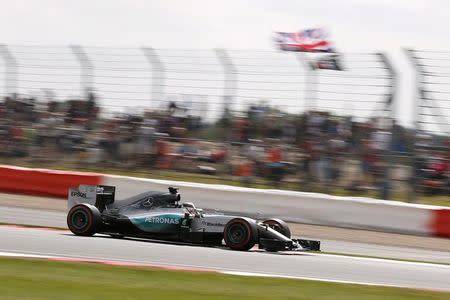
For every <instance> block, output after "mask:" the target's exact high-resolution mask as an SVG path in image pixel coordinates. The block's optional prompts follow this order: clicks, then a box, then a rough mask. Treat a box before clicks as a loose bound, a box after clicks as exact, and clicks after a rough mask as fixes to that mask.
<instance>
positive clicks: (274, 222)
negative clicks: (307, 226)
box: [263, 219, 291, 238]
mask: <svg viewBox="0 0 450 300" xmlns="http://www.w3.org/2000/svg"><path fill="white" fill-rule="evenodd" d="M263 224H265V225H268V226H269V227H270V228H272V229H273V230H275V231H278V232H279V233H281V234H282V235H284V236H285V237H287V238H291V230H290V229H289V226H288V224H286V222H284V221H283V220H280V219H267V220H265V221H264V222H263Z"/></svg>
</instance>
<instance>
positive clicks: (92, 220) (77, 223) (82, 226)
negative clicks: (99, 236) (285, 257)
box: [67, 204, 102, 236]
mask: <svg viewBox="0 0 450 300" xmlns="http://www.w3.org/2000/svg"><path fill="white" fill-rule="evenodd" d="M101 222H102V217H101V214H100V211H99V210H98V209H97V208H96V207H95V206H92V205H90V204H78V205H75V206H74V207H72V208H71V209H70V211H69V213H68V214H67V226H68V227H69V229H70V231H72V232H73V233H74V234H75V235H81V236H92V235H94V234H95V233H96V232H97V230H98V228H99V227H100V225H101Z"/></svg>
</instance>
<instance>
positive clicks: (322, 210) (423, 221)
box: [104, 175, 446, 235]
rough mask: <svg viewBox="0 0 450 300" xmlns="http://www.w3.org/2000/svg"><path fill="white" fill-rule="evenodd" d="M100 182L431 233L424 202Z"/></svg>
mask: <svg viewBox="0 0 450 300" xmlns="http://www.w3.org/2000/svg"><path fill="white" fill-rule="evenodd" d="M104 183H105V184H106V185H115V186H117V194H116V195H117V197H118V198H119V199H120V198H125V197H128V196H131V195H135V194H137V193H140V192H143V191H146V190H164V189H166V188H167V186H168V185H174V184H175V185H176V186H177V187H180V189H181V197H182V201H183V200H184V201H189V202H194V203H195V204H196V205H197V206H199V207H202V208H208V209H214V208H215V209H218V210H225V211H233V212H236V213H239V214H248V215H252V216H254V215H255V214H256V213H260V214H261V215H262V216H273V217H279V218H282V219H284V220H286V221H290V222H298V223H308V224H316V225H329V226H337V227H348V228H358V229H369V230H379V231H386V232H400V233H407V234H419V235H433V232H434V227H433V226H434V225H432V224H433V222H432V221H431V219H432V217H433V211H434V209H436V207H435V206H429V205H419V204H407V203H399V202H393V201H384V200H376V199H371V198H362V197H339V196H331V195H327V194H318V193H305V192H295V191H285V190H262V189H252V188H243V187H233V186H226V185H212V184H201V183H192V182H172V181H167V180H156V179H144V178H133V177H125V176H115V175H105V181H104ZM438 208H440V209H442V210H446V209H445V208H443V207H438ZM440 222H441V221H440ZM439 224H440V226H444V225H442V223H439Z"/></svg>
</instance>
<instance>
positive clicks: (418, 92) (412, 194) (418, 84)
mask: <svg viewBox="0 0 450 300" xmlns="http://www.w3.org/2000/svg"><path fill="white" fill-rule="evenodd" d="M404 51H405V53H406V56H407V57H408V59H409V61H410V62H411V66H412V67H413V71H414V73H415V75H416V76H415V86H414V100H415V101H414V105H413V108H414V111H413V124H414V129H413V134H414V136H413V138H412V145H411V146H412V147H411V180H410V184H411V187H410V190H409V197H408V198H409V199H408V200H409V202H416V200H417V195H416V184H417V183H418V182H416V181H417V179H418V178H416V171H417V170H416V168H417V165H418V159H417V135H418V134H419V131H420V121H419V115H420V114H421V112H420V110H421V107H422V100H423V92H422V91H423V87H422V82H423V78H422V73H423V70H421V66H420V64H419V61H418V59H417V57H416V55H415V53H414V50H413V49H404Z"/></svg>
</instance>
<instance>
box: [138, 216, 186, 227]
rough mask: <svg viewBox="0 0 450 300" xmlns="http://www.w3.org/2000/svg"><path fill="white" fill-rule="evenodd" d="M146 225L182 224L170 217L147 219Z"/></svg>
mask: <svg viewBox="0 0 450 300" xmlns="http://www.w3.org/2000/svg"><path fill="white" fill-rule="evenodd" d="M145 223H152V224H175V225H178V224H180V220H179V219H174V218H169V217H146V218H145Z"/></svg>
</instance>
